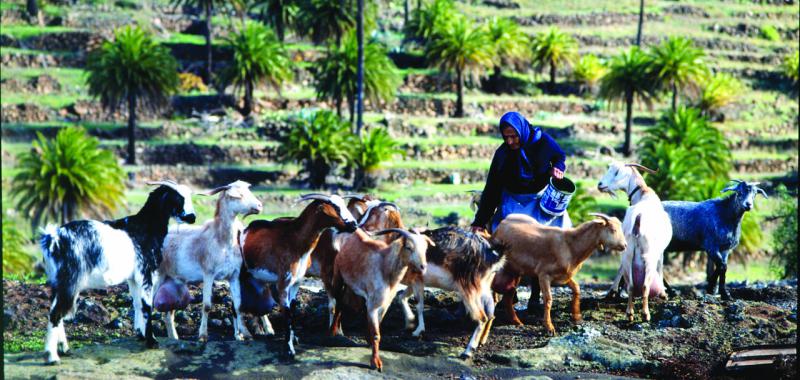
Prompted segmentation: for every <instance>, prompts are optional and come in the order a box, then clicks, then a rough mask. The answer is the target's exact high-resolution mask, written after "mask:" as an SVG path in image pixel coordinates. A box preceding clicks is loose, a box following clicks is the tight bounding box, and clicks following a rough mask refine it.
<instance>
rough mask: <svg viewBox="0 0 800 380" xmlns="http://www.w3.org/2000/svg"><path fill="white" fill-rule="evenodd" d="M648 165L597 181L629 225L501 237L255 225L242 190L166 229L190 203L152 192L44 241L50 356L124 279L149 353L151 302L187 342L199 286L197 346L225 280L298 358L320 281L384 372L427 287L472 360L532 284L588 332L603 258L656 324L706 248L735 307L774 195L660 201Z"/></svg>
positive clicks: (57, 230) (601, 222)
mask: <svg viewBox="0 0 800 380" xmlns="http://www.w3.org/2000/svg"><path fill="white" fill-rule="evenodd" d="M639 170H644V171H650V169H648V168H645V167H643V166H641V165H638V164H622V163H616V162H615V163H612V164H610V165H609V167H608V171H607V172H606V174H605V175H604V177H603V178H602V179H601V180H600V182H599V183H598V185H597V188H598V190H599V191H601V192H605V193H608V194H611V195H612V196H616V195H615V194H616V192H617V191H624V192H625V193H626V194H627V196H628V199H629V201H630V207H629V208H628V209H627V211H626V213H625V218H624V220H623V221H622V222H620V220H619V219H617V218H614V217H609V216H606V215H603V214H592V215H593V216H594V217H595V218H594V219H593V220H590V221H588V222H585V223H583V224H580V225H578V226H577V227H575V228H565V229H561V228H555V227H548V226H543V225H541V224H539V223H537V222H536V221H535V220H534V219H532V218H531V217H529V216H526V215H521V214H514V215H511V216H509V217H508V218H506V219H505V220H504V221H503V222H502V223H500V225H499V226H498V228H497V229H496V230H495V231H493V233H492V234H491V235H489V234H480V233H478V234H476V233H473V232H469V231H467V230H464V229H461V228H458V227H453V226H450V227H442V228H438V229H434V230H419V229H413V228H412V229H408V228H407V226H405V225H404V224H403V221H402V219H401V215H400V209H399V207H398V206H397V205H395V204H394V203H391V202H385V201H381V200H378V199H374V198H371V197H369V196H352V195H350V196H344V197H340V196H337V195H324V194H318V193H314V194H307V195H304V196H302V197H301V198H300V199H299V201H298V202H306V201H311V203H309V204H308V205H307V206H306V207H305V209H304V210H303V211H302V212H301V213H300V215H299V216H297V217H285V218H278V219H275V220H256V221H253V222H251V223H250V224H249V225H248V226H247V228H244V225H243V224H242V223H241V222H240V221H239V220H237V215H241V216H246V215H251V214H258V213H260V212H261V210H262V204H261V202H260V201H259V200H258V199H257V198H256V197H255V196H254V195H253V194H252V193H251V192H250V190H249V187H250V185H249V184H248V183H246V182H242V181H236V182H233V183H231V184H229V185H226V186H222V187H219V188H216V189H214V190H211V191H208V192H206V193H204V194H202V195H206V196H211V195H214V194H219V198H218V200H217V204H216V212H215V214H214V218H213V219H212V220H209V221H207V222H205V223H204V224H202V225H200V226H182V225H179V226H176V227H173V228H169V227H168V225H169V220H170V218H175V219H176V220H177V221H178V222H179V224H180V223H188V224H192V223H194V221H195V214H194V210H193V207H192V201H191V195H192V192H191V190H190V189H189V188H188V187H187V186H185V185H180V184H177V183H175V182H172V181H159V182H151V183H149V184H151V185H159V186H158V187H157V188H156V189H155V190H153V191H152V192H151V193H150V194H149V196H148V198H147V201H146V203H145V205H144V206H143V207H142V209H141V210H140V211H139V212H138V213H137V214H135V215H131V216H128V217H125V218H122V219H118V220H113V221H104V222H101V221H95V220H81V221H73V222H70V223H67V224H65V225H63V226H60V227H57V226H48V227H47V228H46V229H45V230H44V232H43V234H42V237H41V248H42V251H43V253H44V255H43V256H44V264H45V265H44V266H45V271H46V273H47V278H48V284H49V286H50V287H51V289H52V294H51V300H52V304H51V307H50V314H49V322H48V330H47V337H46V340H45V351H46V361H47V362H48V363H57V362H58V361H59V356H58V351H59V350H58V348H59V344H60V346H61V351H62V352H66V351H67V350H68V344H67V339H66V333H65V331H64V324H63V319H64V318H65V317H67V316H68V315H71V314H72V313H73V312H74V309H75V305H76V300H77V297H78V295H79V293H80V292H81V291H82V290H84V289H89V288H94V289H97V288H104V287H107V286H111V285H116V284H120V283H122V282H125V281H127V283H128V286H129V289H130V293H131V297H132V300H133V306H134V309H135V314H134V328H135V329H136V330H137V332H138V333H139V334H141V335H143V336H144V338H145V340H146V343H147V345H148V347H153V346H155V345H156V344H157V342H156V340H155V338H154V336H153V327H152V319H153V315H154V314H155V313H153V312H148V311H151V307H155V309H157V310H159V311H161V312H162V315H163V317H164V321H165V325H166V330H167V334H168V335H169V337H170V338H173V339H178V334H177V332H176V330H175V322H174V313H175V310H176V309H180V308H185V307H186V306H187V305H188V303H189V298H190V297H189V296H188V290H187V289H186V286H185V283H187V282H198V281H202V283H203V288H202V291H203V310H202V320H201V323H200V328H199V330H200V331H199V337H200V339H207V337H208V313H209V311H210V310H211V306H212V305H211V299H212V297H211V294H212V287H213V284H214V281H226V282H228V283H229V284H230V292H231V298H232V301H233V306H234V307H233V310H234V314H235V315H234V319H235V322H234V323H233V328H234V337H235V338H236V339H237V340H242V339H247V338H250V337H251V335H250V333H249V331H248V329H247V327H246V326H245V324H244V323H243V319H242V313H249V314H252V315H255V316H257V317H260V321H261V323H262V324H263V327H264V331H265V332H266V333H267V334H268V335H272V334H274V330H273V328H272V326H271V324H270V321H269V319H268V318H267V314H268V313H269V312H270V311H271V309H272V308H273V307H274V306H275V305H276V303H277V304H278V305H279V306H280V308H281V310H282V313H283V315H284V316H285V319H286V336H285V345H286V346H285V349H286V353H287V355H288V356H289V357H290V358H292V357H294V355H295V348H294V345H295V344H296V342H297V338H296V337H295V331H294V328H293V325H294V318H295V313H294V311H295V308H296V306H297V302H298V301H297V300H296V296H297V292H298V290H299V287H300V284H301V282H302V280H303V278H304V277H305V276H306V275H313V276H317V277H319V278H320V279H321V280H322V282H323V284H324V289H325V292H326V293H327V295H328V302H329V303H328V308H329V313H330V319H329V328H330V331H329V332H330V334H332V335H337V334H342V329H341V317H342V308H343V307H345V306H348V307H351V306H353V305H356V306H355V308H354V310H364V309H365V310H366V313H367V321H368V322H367V323H368V325H367V341H368V342H369V343H370V344H371V346H372V358H371V365H372V367H373V368H376V369H378V370H380V369H382V362H381V359H380V357H379V344H380V336H381V335H380V322H381V320H382V318H383V316H384V314H385V313H386V311H387V310H388V308H389V306H390V304H391V302H392V300H393V299H394V298H395V295H396V294H397V293H398V290H399V288H400V287H399V285H400V284H404V285H406V286H407V290H405V291H404V292H402V293H401V296H400V301H401V305H402V308H403V312H404V316H405V321H406V328H408V329H412V328H413V327H414V326H413V325H414V324H413V321H414V319H415V315H414V314H413V312H412V310H411V308H410V307H409V304H408V299H409V298H410V297H411V296H412V295H413V296H415V297H416V301H417V305H416V311H417V316H416V319H418V323H417V327H416V329H415V330H414V331H413V335H415V336H418V335H419V334H421V333H422V332H423V331H424V330H425V323H424V320H423V310H424V305H423V301H424V294H423V291H424V288H425V287H426V286H428V287H434V288H439V289H443V290H447V291H454V292H456V293H457V294H458V295H459V296H460V298H461V300H462V302H463V305H464V307H465V310H466V314H467V315H468V316H469V317H470V318H471V319H472V320H473V321H474V322H475V323H476V324H477V326H476V328H475V330H474V332H473V334H472V336H471V338H470V339H469V343H468V344H467V347H466V349H465V351H464V352H463V354H462V355H463V357H465V358H466V357H470V356H472V354H473V351H474V350H475V349H477V348H478V346H479V345H481V344H483V343H485V342H486V340H487V337H488V334H489V330H490V328H491V324H492V321H493V320H494V308H495V303H496V300H497V299H498V298H499V296H500V295H502V296H503V299H502V301H500V302H501V305H502V306H503V307H504V308H505V309H506V310H507V312H508V315H509V317H510V318H511V321H512V323H514V324H522V322H521V321H520V320H519V319H518V318H517V316H516V313H515V312H514V307H513V302H514V301H513V299H514V296H515V292H516V287H517V285H519V283H520V278H521V276H526V277H530V278H532V279H533V281H532V283H533V285H534V286H533V288H534V289H533V291H532V298H537V299H538V297H539V290H540V291H541V293H542V297H543V301H544V302H543V304H544V325H545V328H546V329H547V331H548V332H549V333H550V334H554V333H555V328H554V326H553V323H552V321H551V319H550V309H551V305H552V295H551V291H550V286H551V284H566V285H567V286H568V287H569V288H570V289H571V290H572V293H573V297H572V303H571V314H572V320H573V321H575V322H579V321H580V320H581V314H580V303H579V297H580V290H579V286H578V283H577V282H576V281H575V279H574V277H575V274H576V273H577V272H578V271H579V270H580V268H581V266H582V264H583V262H584V261H585V260H586V259H587V258H589V256H591V255H592V253H594V252H595V251H598V250H614V251H622V252H623V254H622V259H621V265H620V268H619V272H618V274H617V276H616V278H615V280H614V283H613V284H612V288H611V290H610V291H609V294H611V293H615V292H617V290H618V289H620V285H621V281H622V280H623V279H624V281H625V283H624V285H625V286H626V290H627V294H628V307H627V311H626V316H627V318H628V319H629V320H631V321H633V319H634V310H633V300H634V297H642V299H643V302H642V309H643V310H642V318H643V320H645V321H649V320H650V311H649V308H648V299H649V297H666V292H667V290H668V285H667V284H666V282H665V281H664V277H663V269H662V263H663V255H664V252H669V251H682V250H691V251H706V252H707V253H708V255H709V262H710V263H711V264H709V266H708V286H707V289H706V290H707V291H708V292H711V293H713V292H714V290H715V287H716V284H717V281H718V282H719V292H720V295H721V296H722V297H723V298H725V299H727V298H728V297H729V296H728V293H727V291H726V289H725V272H726V266H727V257H728V253H729V252H730V251H731V250H732V249H733V248H735V247H736V245H737V244H738V242H739V236H740V230H741V220H742V216H743V214H744V213H745V212H746V211H748V210H750V209H751V208H752V207H753V202H754V198H755V196H756V194H758V193H760V194H762V195H764V196H765V197H766V193H765V192H764V190H762V189H760V188H759V187H758V186H757V184H756V183H748V182H744V181H738V180H734V181H732V183H731V184H730V185H729V186H728V187H726V188H725V189H724V190H723V193H724V192H728V191H731V192H732V195H731V196H727V197H720V198H714V199H710V200H707V201H704V202H682V201H665V202H662V201H661V200H660V199H659V197H658V195H657V194H656V193H655V192H654V191H653V190H652V189H651V188H650V187H648V186H647V184H646V183H645V181H644V179H643V177H642V175H641V174H640V172H639ZM536 285H538V287H537V286H536ZM496 296H498V297H497V298H495V297H496ZM143 308H144V310H143ZM145 312H148V317H147V318H145V317H144V314H145Z"/></svg>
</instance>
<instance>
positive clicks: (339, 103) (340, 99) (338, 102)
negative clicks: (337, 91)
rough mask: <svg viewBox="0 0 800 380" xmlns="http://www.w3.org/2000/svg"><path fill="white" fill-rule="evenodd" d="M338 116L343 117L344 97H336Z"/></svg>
mask: <svg viewBox="0 0 800 380" xmlns="http://www.w3.org/2000/svg"><path fill="white" fill-rule="evenodd" d="M336 116H338V117H340V118H341V117H342V97H341V96H337V97H336Z"/></svg>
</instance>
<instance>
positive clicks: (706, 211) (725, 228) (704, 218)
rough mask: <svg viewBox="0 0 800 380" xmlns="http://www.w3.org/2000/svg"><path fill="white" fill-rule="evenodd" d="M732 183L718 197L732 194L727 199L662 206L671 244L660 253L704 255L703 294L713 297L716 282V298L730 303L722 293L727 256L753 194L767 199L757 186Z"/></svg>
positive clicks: (726, 293)
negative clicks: (704, 277)
mask: <svg viewBox="0 0 800 380" xmlns="http://www.w3.org/2000/svg"><path fill="white" fill-rule="evenodd" d="M732 182H733V184H731V185H729V186H727V187H726V188H724V189H722V193H725V192H727V191H733V195H731V196H729V197H724V198H723V197H720V198H714V199H709V200H705V201H702V202H686V201H664V202H662V204H663V205H664V211H666V212H667V214H669V218H670V220H671V221H672V240H671V241H670V243H669V246H668V247H667V249H666V250H665V251H664V252H686V251H706V252H707V253H708V264H707V265H706V273H707V275H708V277H707V281H708V285H707V286H706V292H707V293H710V294H713V293H714V288H715V287H716V285H717V279H719V294H720V296H721V297H722V299H724V300H727V299H730V295H729V294H728V291H727V290H726V289H725V272H726V271H727V270H728V255H729V254H730V252H731V251H732V250H733V249H734V248H736V246H738V245H739V238H740V237H741V235H742V218H743V217H744V213H745V212H747V211H750V210H751V209H752V208H753V203H754V201H755V197H756V194H761V195H763V196H764V198H767V193H766V192H764V190H763V189H761V188H760V187H758V182H753V183H750V182H745V181H741V180H738V179H735V180H733V181H732Z"/></svg>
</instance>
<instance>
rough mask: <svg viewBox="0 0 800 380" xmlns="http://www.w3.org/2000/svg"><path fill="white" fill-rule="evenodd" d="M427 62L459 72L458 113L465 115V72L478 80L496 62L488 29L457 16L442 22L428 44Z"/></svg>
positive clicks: (458, 114)
mask: <svg viewBox="0 0 800 380" xmlns="http://www.w3.org/2000/svg"><path fill="white" fill-rule="evenodd" d="M425 56H426V57H427V59H428V62H431V63H432V64H434V65H436V66H439V68H440V69H441V70H442V71H451V70H452V71H455V72H456V81H457V82H456V87H457V94H456V114H455V116H456V117H463V116H464V76H465V75H469V76H471V77H472V78H473V80H477V78H478V76H480V75H481V74H482V73H483V72H484V71H485V70H487V69H490V68H492V66H493V65H494V63H493V62H492V59H493V58H494V46H493V44H492V42H491V40H490V39H489V34H488V33H487V32H486V30H485V29H483V28H480V27H477V26H475V25H474V24H473V23H472V22H471V21H469V20H468V19H466V18H465V17H462V16H458V17H455V18H453V19H452V20H451V22H450V23H447V24H445V25H442V26H441V28H440V29H439V30H438V31H437V32H436V33H434V34H433V37H432V39H431V40H430V41H429V43H428V45H427V46H426V47H425Z"/></svg>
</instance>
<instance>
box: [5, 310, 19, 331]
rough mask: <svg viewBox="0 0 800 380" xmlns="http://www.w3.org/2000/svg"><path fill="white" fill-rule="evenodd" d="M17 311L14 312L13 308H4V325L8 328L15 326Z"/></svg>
mask: <svg viewBox="0 0 800 380" xmlns="http://www.w3.org/2000/svg"><path fill="white" fill-rule="evenodd" d="M16 316H17V313H15V312H14V310H13V309H11V308H5V309H3V326H4V327H5V328H6V329H9V328H13V327H14V319H16Z"/></svg>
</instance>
